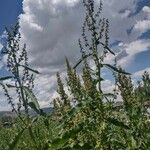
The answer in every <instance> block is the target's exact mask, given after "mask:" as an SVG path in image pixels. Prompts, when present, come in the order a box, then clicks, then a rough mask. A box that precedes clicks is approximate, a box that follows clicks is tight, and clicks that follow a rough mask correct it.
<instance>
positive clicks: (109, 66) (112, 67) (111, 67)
mask: <svg viewBox="0 0 150 150" xmlns="http://www.w3.org/2000/svg"><path fill="white" fill-rule="evenodd" d="M102 65H103V66H106V67H107V68H109V69H112V70H113V71H115V72H118V73H122V74H126V75H131V74H130V73H128V72H125V71H123V70H119V69H118V68H116V67H114V66H112V65H110V64H102Z"/></svg>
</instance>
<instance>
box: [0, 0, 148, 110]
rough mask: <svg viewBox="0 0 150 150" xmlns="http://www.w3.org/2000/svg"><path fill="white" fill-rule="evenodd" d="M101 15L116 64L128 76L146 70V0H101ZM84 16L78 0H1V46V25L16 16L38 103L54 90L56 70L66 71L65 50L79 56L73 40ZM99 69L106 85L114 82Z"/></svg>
mask: <svg viewBox="0 0 150 150" xmlns="http://www.w3.org/2000/svg"><path fill="white" fill-rule="evenodd" d="M95 1H96V2H97V1H98V0H95ZM103 15H104V16H106V17H107V18H108V19H109V20H110V45H111V48H112V49H114V51H115V52H116V54H117V55H116V57H117V60H118V64H119V65H121V66H122V67H123V68H125V69H126V70H127V71H128V72H131V73H132V74H133V76H132V77H133V80H135V79H137V78H139V76H140V75H141V74H142V73H143V72H144V71H145V70H147V71H149V72H150V61H149V58H150V1H149V0H104V14H103ZM83 17H84V11H83V7H82V5H81V1H80V0H38V1H37V0H23V1H22V0H1V1H0V49H1V47H2V46H1V44H2V40H1V38H2V37H3V36H4V34H3V33H4V31H5V27H10V26H11V25H13V24H15V22H16V21H17V19H18V18H19V23H20V32H21V34H22V40H21V44H23V43H26V44H27V49H28V53H29V60H30V63H31V65H32V66H33V67H34V68H36V69H38V70H39V71H40V72H42V75H39V76H37V82H36V89H35V93H37V95H38V98H39V99H41V100H40V104H41V106H42V107H44V106H47V104H48V103H49V101H50V99H51V98H52V97H55V96H56V92H55V90H56V78H55V74H56V71H60V72H61V74H62V76H64V75H65V71H64V60H65V56H67V57H68V58H69V60H70V62H71V63H72V64H74V63H75V61H76V60H77V59H78V58H80V54H79V49H78V45H77V41H78V38H79V37H80V31H81V25H82V22H83ZM113 60H114V57H113V56H111V55H108V57H107V58H106V62H108V63H113ZM4 66H5V57H2V58H1V62H0V76H3V75H5V74H7V72H6V69H5V68H4ZM104 75H105V77H107V80H106V82H104V87H105V88H106V91H107V90H110V89H112V87H113V85H112V81H111V77H110V74H107V72H105V73H104ZM41 87H42V88H41ZM0 90H1V89H0ZM43 95H44V96H43ZM0 97H1V99H2V101H0V109H2V110H5V109H8V105H7V103H6V102H5V101H4V100H3V99H5V98H4V96H3V94H2V91H0Z"/></svg>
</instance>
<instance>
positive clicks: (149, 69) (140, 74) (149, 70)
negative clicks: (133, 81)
mask: <svg viewBox="0 0 150 150" xmlns="http://www.w3.org/2000/svg"><path fill="white" fill-rule="evenodd" d="M145 71H147V72H148V73H149V74H150V67H147V68H145V69H143V70H139V71H137V72H135V73H134V74H133V75H132V77H133V78H139V77H140V78H141V77H142V75H143V73H144V72H145Z"/></svg>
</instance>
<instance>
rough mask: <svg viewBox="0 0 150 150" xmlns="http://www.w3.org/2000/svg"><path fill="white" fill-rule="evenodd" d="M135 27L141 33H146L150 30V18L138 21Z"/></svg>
mask: <svg viewBox="0 0 150 150" xmlns="http://www.w3.org/2000/svg"><path fill="white" fill-rule="evenodd" d="M134 29H135V30H139V31H140V32H141V33H144V32H146V31H148V30H150V20H142V21H138V22H137V23H136V24H135V25H134Z"/></svg>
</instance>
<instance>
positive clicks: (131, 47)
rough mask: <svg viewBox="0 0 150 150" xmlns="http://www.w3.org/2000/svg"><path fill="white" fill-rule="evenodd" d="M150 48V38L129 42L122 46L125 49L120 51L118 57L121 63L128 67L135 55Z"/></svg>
mask: <svg viewBox="0 0 150 150" xmlns="http://www.w3.org/2000/svg"><path fill="white" fill-rule="evenodd" d="M149 48H150V40H144V39H141V40H136V41H133V42H131V43H128V44H124V45H123V46H122V49H124V50H123V51H122V52H120V53H119V55H121V54H122V55H121V57H120V58H118V56H119V55H118V56H117V58H118V63H119V65H121V66H123V67H127V66H128V65H129V64H131V62H132V61H133V60H134V58H135V56H136V55H137V54H139V53H141V52H144V51H148V50H149Z"/></svg>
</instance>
